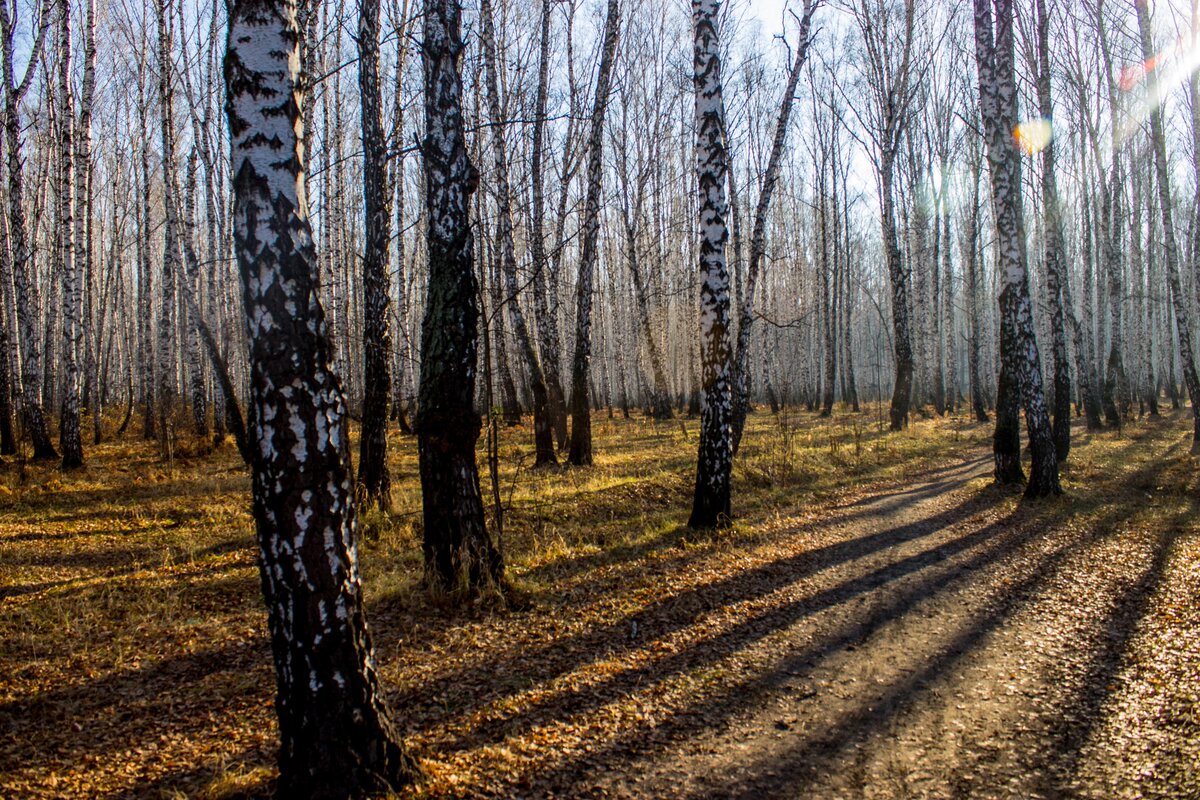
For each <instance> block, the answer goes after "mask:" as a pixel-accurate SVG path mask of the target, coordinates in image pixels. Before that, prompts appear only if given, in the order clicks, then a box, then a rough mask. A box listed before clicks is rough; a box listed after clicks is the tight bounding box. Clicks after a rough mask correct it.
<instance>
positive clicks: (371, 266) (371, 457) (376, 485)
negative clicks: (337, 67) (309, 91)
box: [358, 0, 392, 511]
mask: <svg viewBox="0 0 1200 800" xmlns="http://www.w3.org/2000/svg"><path fill="white" fill-rule="evenodd" d="M379 7H380V0H362V2H361V3H360V4H359V18H358V85H359V96H360V98H361V100H362V113H361V117H362V141H363V213H364V217H365V219H364V220H363V226H364V236H363V261H362V275H363V407H362V434H361V437H360V439H359V455H358V485H359V486H360V487H362V490H363V496H364V502H365V504H366V505H367V506H377V507H379V508H381V509H383V510H385V511H388V510H391V506H392V496H391V493H392V476H391V473H390V472H389V470H388V463H387V425H388V403H389V401H390V399H391V390H392V385H391V384H392V376H391V364H390V363H389V359H390V358H391V353H392V339H391V329H390V322H391V320H390V318H389V316H388V314H389V308H388V306H389V305H390V302H391V297H390V291H389V287H390V280H389V278H390V276H389V275H388V265H389V264H390V263H391V262H390V257H389V251H390V246H391V238H392V203H391V192H390V191H389V189H388V164H387V160H388V153H387V149H388V148H387V138H386V136H385V134H384V132H383V96H382V91H381V89H380V86H379Z"/></svg>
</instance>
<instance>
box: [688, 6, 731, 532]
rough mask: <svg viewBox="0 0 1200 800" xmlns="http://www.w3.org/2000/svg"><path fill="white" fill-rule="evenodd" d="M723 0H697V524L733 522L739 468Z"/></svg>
mask: <svg viewBox="0 0 1200 800" xmlns="http://www.w3.org/2000/svg"><path fill="white" fill-rule="evenodd" d="M719 8H720V0H692V35H693V42H694V46H693V54H694V55H693V62H692V63H693V73H692V81H693V85H694V86H695V91H696V128H695V130H696V181H697V184H698V187H699V205H700V209H699V213H700V220H699V221H700V226H699V227H700V264H699V266H700V382H701V388H702V396H701V406H700V446H699V453H698V454H697V457H696V491H695V495H694V496H693V499H692V515H691V517H690V518H689V519H688V527H690V528H712V527H716V526H717V525H727V524H728V522H729V515H730V474H731V472H732V468H733V440H732V425H731V422H732V416H733V387H732V385H731V383H730V378H731V367H732V364H731V353H730V342H729V272H728V270H727V269H726V267H725V241H726V239H728V231H727V229H726V225H725V217H726V215H727V214H728V212H729V207H728V205H727V203H726V200H725V181H726V177H727V176H726V169H727V167H726V165H727V154H726V143H725V101H724V98H723V95H722V90H721V40H720V36H719V33H718V30H717V12H718V10H719Z"/></svg>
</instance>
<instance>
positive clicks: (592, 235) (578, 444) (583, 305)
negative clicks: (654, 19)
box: [567, 0, 621, 466]
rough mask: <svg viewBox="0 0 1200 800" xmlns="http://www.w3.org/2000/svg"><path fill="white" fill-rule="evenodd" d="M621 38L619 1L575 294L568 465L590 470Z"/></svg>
mask: <svg viewBox="0 0 1200 800" xmlns="http://www.w3.org/2000/svg"><path fill="white" fill-rule="evenodd" d="M620 33H621V7H620V2H619V0H608V14H607V17H606V18H605V20H604V45H603V50H602V51H601V54H600V72H599V74H598V75H597V76H596V99H595V102H594V104H593V105H592V119H591V127H590V130H589V133H588V165H587V195H586V198H585V199H584V204H583V231H582V234H583V243H582V246H581V250H580V256H579V279H578V281H577V282H576V293H575V353H574V357H573V358H572V360H571V450H570V453H569V454H568V456H567V460H568V461H569V462H570V463H572V464H574V465H576V466H584V465H588V464H591V463H592V417H591V414H592V410H591V406H592V402H591V397H590V394H589V385H588V371H589V367H590V364H591V360H592V285H593V282H594V280H595V273H596V261H597V260H598V256H597V249H598V242H597V240H598V239H599V238H600V189H601V179H602V176H603V168H604V115H605V113H606V111H607V110H608V96H609V92H610V87H611V85H612V71H613V60H614V59H615V57H616V51H617V39H618V38H619V37H620Z"/></svg>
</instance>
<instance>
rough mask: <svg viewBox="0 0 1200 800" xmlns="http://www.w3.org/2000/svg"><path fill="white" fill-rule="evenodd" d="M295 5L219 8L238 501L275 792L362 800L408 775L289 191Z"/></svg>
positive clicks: (300, 161)
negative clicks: (272, 733) (238, 339)
mask: <svg viewBox="0 0 1200 800" xmlns="http://www.w3.org/2000/svg"><path fill="white" fill-rule="evenodd" d="M299 39H300V31H299V29H298V26H297V21H296V2H295V0H282V2H281V1H280V0H235V2H234V3H233V4H232V5H231V7H230V10H229V33H228V39H227V42H226V48H227V50H226V57H225V81H226V87H227V96H228V100H227V106H226V111H227V114H228V118H229V129H230V134H231V138H232V150H233V153H232V156H233V163H232V171H233V189H234V216H233V221H234V226H233V227H234V243H235V249H236V253H237V260H238V267H239V269H240V272H241V279H242V280H241V282H242V293H243V301H244V303H245V311H246V324H247V330H248V333H249V337H250V372H251V379H250V384H251V397H252V404H253V408H254V415H253V416H254V440H255V445H254V457H253V483H252V486H253V497H254V520H255V527H256V529H257V533H258V544H259V551H260V554H259V558H260V560H259V565H260V572H261V575H262V585H263V592H264V594H265V596H266V601H267V610H268V626H269V628H270V634H271V649H272V653H273V656H274V661H275V673H276V690H277V694H276V702H275V708H276V711H277V712H278V715H279V732H280V737H281V739H282V744H281V747H280V751H279V787H278V791H279V793H280V795H282V796H288V797H291V796H303V797H365V796H367V795H372V794H379V793H383V792H387V791H391V790H396V789H399V788H401V787H402V786H403V785H405V784H407V783H410V782H412V780H413V779H414V778H415V777H416V775H417V767H416V764H415V762H414V761H413V759H412V758H411V757H410V756H409V755H408V753H407V751H406V750H405V748H404V746H403V745H402V744H401V742H400V740H399V738H398V735H397V732H396V728H395V725H394V723H393V722H392V717H391V714H390V712H389V711H388V708H387V706H386V705H385V704H384V702H383V698H382V695H381V693H380V688H379V681H378V677H377V676H376V672H375V666H374V663H375V662H374V658H373V655H372V646H371V638H370V634H369V632H368V629H367V623H366V620H365V618H364V613H363V602H362V590H361V580H360V577H359V571H358V556H357V541H356V539H357V526H356V521H355V507H354V496H353V487H352V486H351V476H350V453H349V438H348V430H347V425H346V406H345V400H344V399H343V396H342V389H341V385H340V382H339V380H338V377H337V375H336V374H334V373H333V371H332V370H331V369H330V366H329V364H330V343H329V341H328V338H327V328H326V326H325V321H324V311H323V309H322V307H321V303H320V299H319V298H318V296H317V286H316V280H315V277H316V254H315V251H314V247H313V240H312V227H311V225H310V223H309V219H308V200H307V197H306V195H305V192H304V165H305V153H304V149H303V146H302V144H301V142H302V137H303V122H302V119H301V112H300V105H301V94H302V91H303V76H302V74H301V72H300V63H301V62H300V58H299Z"/></svg>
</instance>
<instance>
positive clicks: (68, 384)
mask: <svg viewBox="0 0 1200 800" xmlns="http://www.w3.org/2000/svg"><path fill="white" fill-rule="evenodd" d="M58 25H59V27H58V115H59V120H58V124H59V150H58V153H59V164H58V171H59V180H60V185H59V187H58V191H59V195H58V228H59V229H58V248H59V256H58V257H59V264H60V265H61V268H62V301H63V312H62V334H63V340H62V341H63V359H62V360H63V398H62V415H61V423H60V425H59V433H58V444H59V447H60V448H62V467H63V469H77V468H79V467H82V466H83V437H82V435H81V432H80V420H79V388H80V377H79V353H80V344H81V343H82V338H83V337H82V331H83V324H82V320H81V319H80V316H81V314H82V313H83V296H82V293H81V291H80V280H79V263H78V261H77V260H76V258H75V256H76V250H75V216H74V208H75V178H76V175H75V171H74V158H75V102H74V93H73V90H72V87H71V3H70V0H59V4H58Z"/></svg>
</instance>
